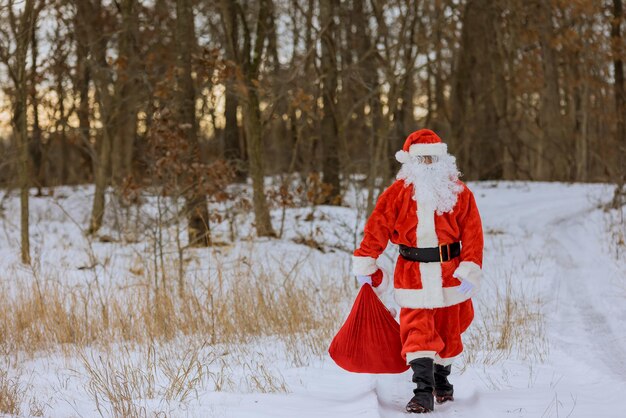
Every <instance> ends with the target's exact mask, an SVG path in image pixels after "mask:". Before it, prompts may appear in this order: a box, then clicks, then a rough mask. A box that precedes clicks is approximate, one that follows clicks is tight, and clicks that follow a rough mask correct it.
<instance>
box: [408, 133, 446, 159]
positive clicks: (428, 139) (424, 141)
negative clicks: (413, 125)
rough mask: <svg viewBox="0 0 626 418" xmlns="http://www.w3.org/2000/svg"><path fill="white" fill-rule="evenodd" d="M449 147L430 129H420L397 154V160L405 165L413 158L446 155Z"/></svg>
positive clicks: (410, 136) (409, 137)
mask: <svg viewBox="0 0 626 418" xmlns="http://www.w3.org/2000/svg"><path fill="white" fill-rule="evenodd" d="M447 153H448V146H447V145H446V144H444V143H443V142H441V138H439V136H438V135H437V134H436V133H434V132H433V131H431V130H430V129H420V130H419V131H415V132H413V133H412V134H411V135H409V136H408V137H407V138H406V141H404V146H403V147H402V150H401V151H398V152H396V160H398V161H399V162H401V163H405V162H407V161H409V160H410V158H411V157H416V156H419V155H445V154H447Z"/></svg>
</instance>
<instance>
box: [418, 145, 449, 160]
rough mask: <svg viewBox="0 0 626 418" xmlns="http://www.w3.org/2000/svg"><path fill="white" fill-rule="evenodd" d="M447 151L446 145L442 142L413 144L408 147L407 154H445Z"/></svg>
mask: <svg viewBox="0 0 626 418" xmlns="http://www.w3.org/2000/svg"><path fill="white" fill-rule="evenodd" d="M447 153H448V146H447V145H446V144H444V143H443V142H437V143H435V144H413V145H411V146H410V147H409V154H411V156H412V157H414V156H417V155H445V154H447Z"/></svg>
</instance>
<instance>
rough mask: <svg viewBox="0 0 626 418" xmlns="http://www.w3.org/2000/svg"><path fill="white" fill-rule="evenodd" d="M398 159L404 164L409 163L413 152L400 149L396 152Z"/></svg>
mask: <svg viewBox="0 0 626 418" xmlns="http://www.w3.org/2000/svg"><path fill="white" fill-rule="evenodd" d="M396 160H397V161H398V162H399V163H402V164H404V163H408V162H409V161H410V160H411V154H409V153H408V152H406V151H402V150H400V151H398V152H396Z"/></svg>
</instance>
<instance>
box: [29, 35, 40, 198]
mask: <svg viewBox="0 0 626 418" xmlns="http://www.w3.org/2000/svg"><path fill="white" fill-rule="evenodd" d="M30 30H31V33H30V36H31V68H30V86H29V91H30V105H31V108H32V110H33V134H32V137H31V138H30V142H29V145H28V151H29V154H30V158H31V163H32V179H33V180H34V183H35V186H36V187H37V196H41V188H42V186H44V184H43V183H44V177H43V152H42V151H43V146H42V141H41V125H40V124H39V99H38V98H37V54H38V42H37V33H36V32H37V26H36V25H35V24H33V25H32V27H31V29H30Z"/></svg>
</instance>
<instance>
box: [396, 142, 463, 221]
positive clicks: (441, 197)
mask: <svg viewBox="0 0 626 418" xmlns="http://www.w3.org/2000/svg"><path fill="white" fill-rule="evenodd" d="M460 175H461V173H459V170H458V169H457V167H456V158H454V157H453V156H452V155H450V154H445V155H438V156H436V157H434V158H433V162H432V163H431V164H425V163H423V162H422V158H420V157H411V158H407V159H406V162H404V163H403V164H402V168H401V169H400V171H399V172H398V175H397V176H396V179H398V180H404V183H405V185H406V186H408V185H413V190H414V193H413V200H415V201H416V202H417V204H418V205H419V204H421V205H426V206H430V207H434V209H435V210H436V211H437V214H438V215H441V214H443V213H445V212H451V211H452V209H453V208H454V205H456V201H457V196H458V194H459V193H460V192H461V191H462V190H463V186H462V185H461V184H459V182H458V180H459V176H460Z"/></svg>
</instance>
